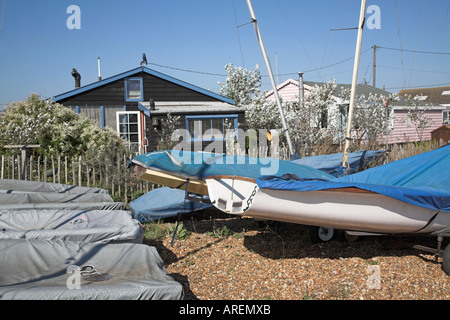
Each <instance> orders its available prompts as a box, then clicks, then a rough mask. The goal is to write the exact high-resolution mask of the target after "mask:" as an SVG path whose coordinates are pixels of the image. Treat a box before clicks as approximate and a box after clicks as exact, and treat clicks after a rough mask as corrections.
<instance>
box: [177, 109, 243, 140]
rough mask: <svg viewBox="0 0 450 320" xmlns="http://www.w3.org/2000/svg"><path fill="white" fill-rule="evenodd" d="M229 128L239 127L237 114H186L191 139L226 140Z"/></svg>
mask: <svg viewBox="0 0 450 320" xmlns="http://www.w3.org/2000/svg"><path fill="white" fill-rule="evenodd" d="M227 128H231V129H236V128H237V115H205V116H186V129H187V130H188V131H189V133H190V138H191V140H202V141H214V140H224V139H225V132H226V129H227Z"/></svg>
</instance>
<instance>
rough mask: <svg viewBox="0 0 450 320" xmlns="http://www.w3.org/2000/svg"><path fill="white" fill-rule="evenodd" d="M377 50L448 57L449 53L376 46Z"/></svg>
mask: <svg viewBox="0 0 450 320" xmlns="http://www.w3.org/2000/svg"><path fill="white" fill-rule="evenodd" d="M377 49H386V50H395V51H402V52H414V53H425V54H442V55H450V52H439V51H422V50H408V49H403V48H388V47H381V46H377Z"/></svg>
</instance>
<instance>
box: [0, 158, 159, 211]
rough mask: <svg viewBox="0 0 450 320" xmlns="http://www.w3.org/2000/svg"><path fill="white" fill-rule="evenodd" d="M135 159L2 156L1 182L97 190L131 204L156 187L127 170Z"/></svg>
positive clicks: (116, 199)
mask: <svg viewBox="0 0 450 320" xmlns="http://www.w3.org/2000/svg"><path fill="white" fill-rule="evenodd" d="M131 158H132V155H128V154H118V155H110V156H108V157H100V156H98V157H88V156H79V157H68V156H65V155H54V156H40V155H29V156H24V155H23V154H20V153H17V154H11V153H10V154H8V155H5V154H3V155H1V167H0V178H1V179H18V180H29V181H42V182H53V183H62V184H69V185H78V186H87V187H98V188H103V189H106V190H108V191H109V193H110V195H111V196H112V197H113V199H114V200H115V201H122V202H125V203H128V202H130V201H132V200H134V199H135V198H137V197H139V196H140V195H141V194H143V193H146V192H148V191H150V190H152V189H153V188H155V187H156V185H153V184H152V183H149V182H147V181H142V180H139V179H136V178H135V177H133V176H132V175H131V173H130V172H129V171H128V169H127V163H128V161H129V160H130V159H131Z"/></svg>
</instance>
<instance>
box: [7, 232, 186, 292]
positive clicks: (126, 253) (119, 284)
mask: <svg viewBox="0 0 450 320" xmlns="http://www.w3.org/2000/svg"><path fill="white" fill-rule="evenodd" d="M0 266H1V270H2V272H1V273H0V300H86V299H90V300H150V299H153V300H179V299H182V298H183V287H182V285H181V284H180V283H178V282H176V281H174V280H173V278H172V277H170V276H169V275H168V274H167V271H166V270H165V268H164V263H163V261H162V260H161V257H160V256H159V254H158V252H157V250H156V249H155V248H154V247H151V246H147V245H144V244H136V243H119V244H112V245H111V244H105V243H91V242H71V241H62V240H43V239H39V240H38V239H29V240H26V239H0Z"/></svg>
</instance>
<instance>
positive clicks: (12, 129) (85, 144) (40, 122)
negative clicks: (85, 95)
mask: <svg viewBox="0 0 450 320" xmlns="http://www.w3.org/2000/svg"><path fill="white" fill-rule="evenodd" d="M0 137H1V139H0V150H2V149H3V146H5V145H7V144H17V145H23V144H40V145H42V148H41V150H42V151H43V152H44V153H55V152H56V153H61V154H65V155H67V156H73V155H80V154H83V153H86V152H88V151H90V150H91V151H92V152H95V153H96V154H99V153H102V152H109V153H112V152H115V151H118V150H123V148H124V143H123V140H122V139H121V138H120V137H119V136H118V134H117V132H115V131H114V130H113V129H110V128H105V129H102V128H100V127H99V126H98V125H97V124H96V123H95V122H94V121H93V120H90V119H88V118H86V117H85V116H83V115H80V114H77V113H75V112H74V111H73V110H71V109H69V108H66V107H64V106H63V105H60V104H58V103H52V102H50V101H48V100H41V99H40V97H39V96H38V95H36V94H32V95H30V96H29V97H28V98H27V99H25V100H24V101H19V102H13V103H11V105H9V106H7V107H6V109H5V110H4V112H2V113H1V114H0Z"/></svg>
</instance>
